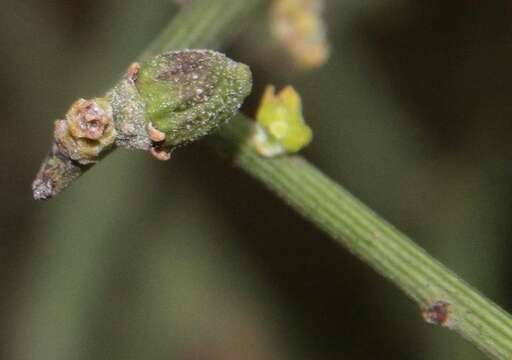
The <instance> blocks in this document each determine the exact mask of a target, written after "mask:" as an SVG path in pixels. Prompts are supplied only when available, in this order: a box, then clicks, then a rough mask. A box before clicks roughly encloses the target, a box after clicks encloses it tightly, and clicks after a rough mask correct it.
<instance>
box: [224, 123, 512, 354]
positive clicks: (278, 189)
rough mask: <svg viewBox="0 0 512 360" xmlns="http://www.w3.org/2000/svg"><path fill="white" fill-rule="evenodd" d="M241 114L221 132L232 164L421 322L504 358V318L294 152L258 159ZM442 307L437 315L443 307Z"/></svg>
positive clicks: (508, 341) (507, 330) (509, 340)
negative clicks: (356, 261)
mask: <svg viewBox="0 0 512 360" xmlns="http://www.w3.org/2000/svg"><path fill="white" fill-rule="evenodd" d="M250 132H251V123H250V122H249V121H248V120H247V119H246V118H244V117H243V116H241V115H240V116H238V117H237V118H236V119H233V120H232V121H231V123H230V125H228V126H226V127H225V128H223V129H222V131H221V133H220V138H221V142H222V143H224V144H226V143H227V144H228V145H230V147H231V154H232V155H233V157H234V161H235V163H236V164H237V165H238V166H239V167H240V168H242V169H243V170H245V171H247V172H248V173H249V174H251V175H252V176H254V177H255V178H257V179H258V180H260V181H261V182H263V183H264V184H265V185H266V186H267V187H268V188H270V189H271V190H272V191H274V192H275V193H277V194H278V195H279V196H280V197H281V198H282V199H283V200H284V201H286V202H287V203H288V204H289V205H290V206H291V207H293V208H295V209H296V210H298V211H299V212H300V213H302V215H303V216H304V217H305V218H307V219H308V220H310V221H312V222H313V223H314V224H315V225H317V226H318V227H319V228H320V229H322V230H324V231H325V232H327V233H328V234H329V235H331V236H332V237H333V238H334V239H335V240H336V241H337V242H338V243H340V244H341V245H343V246H344V247H346V248H347V249H348V250H349V251H351V252H352V253H353V254H355V255H356V256H358V257H359V258H361V259H362V260H363V261H364V262H366V263H367V264H368V265H370V266H371V267H373V268H374V269H375V270H376V271H377V272H379V273H380V274H382V275H383V276H384V277H386V278H387V279H389V280H390V281H392V282H393V283H395V284H396V285H397V286H398V287H400V288H401V289H402V290H403V291H404V292H405V293H406V294H407V295H408V296H409V297H410V298H412V299H413V300H414V301H416V302H417V303H418V305H419V307H420V308H421V310H422V311H423V315H424V317H425V319H426V320H427V321H429V322H433V323H436V324H438V325H442V326H445V327H447V328H450V329H452V330H454V331H456V332H458V333H459V334H461V335H462V336H463V337H465V338H466V339H468V340H469V341H471V342H472V343H474V344H475V345H476V346H478V347H479V348H480V349H481V350H482V351H484V352H486V353H487V354H489V355H492V356H494V357H497V358H502V359H510V357H511V356H512V318H511V317H510V315H509V314H507V313H506V312H505V311H504V310H502V309H501V308H500V307H498V306H497V305H495V304H494V303H492V302H491V301H490V300H488V299H486V298H485V297H483V296H482V295H480V294H479V293H478V292H477V291H476V290H475V289H473V288H471V287H470V286H469V285H467V284H466V283H465V282H464V281H463V280H461V279H460V278H458V277H457V276H456V275H455V274H454V273H453V272H452V271H450V270H449V269H447V268H446V267H445V266H443V265H442V264H440V263H439V262H438V261H436V260H435V259H433V258H432V257H431V256H429V255H428V254H427V253H426V252H425V251H424V250H423V249H422V248H420V247H419V246H417V245H416V244H414V242H412V241H411V240H410V239H409V238H408V237H407V236H405V235H404V234H402V233H401V232H400V231H398V230H397V229H395V228H394V227H393V226H392V225H390V224H389V223H387V222H386V221H385V220H383V219H382V218H380V217H379V216H378V215H377V214H375V213H374V212H373V211H372V210H371V209H369V208H368V207H366V206H365V205H364V204H362V203H361V202H360V201H358V200H357V199H356V198H354V197H353V196H352V195H351V194H350V193H349V192H348V191H347V190H345V189H343V188H342V187H341V186H340V185H338V184H337V183H335V182H334V181H332V180H331V179H329V178H328V177H327V176H325V175H324V174H323V173H322V172H320V171H319V170H318V169H316V168H315V167H314V166H313V165H311V164H309V163H308V162H307V161H306V160H305V159H303V158H301V157H300V156H287V157H277V158H272V159H268V158H263V157H261V156H259V155H258V154H257V153H256V151H255V150H254V149H253V147H252V145H249V144H248V143H247V138H248V136H249V134H250ZM445 310H446V311H447V313H446V314H445V313H444V311H445Z"/></svg>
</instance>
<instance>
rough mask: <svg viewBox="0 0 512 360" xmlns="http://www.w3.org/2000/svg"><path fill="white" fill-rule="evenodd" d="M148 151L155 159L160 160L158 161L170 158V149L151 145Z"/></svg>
mask: <svg viewBox="0 0 512 360" xmlns="http://www.w3.org/2000/svg"><path fill="white" fill-rule="evenodd" d="M149 152H150V153H151V155H153V156H154V157H155V158H156V159H157V160H160V161H167V160H169V159H170V158H171V150H169V149H165V148H160V147H155V146H153V147H152V148H151V149H149Z"/></svg>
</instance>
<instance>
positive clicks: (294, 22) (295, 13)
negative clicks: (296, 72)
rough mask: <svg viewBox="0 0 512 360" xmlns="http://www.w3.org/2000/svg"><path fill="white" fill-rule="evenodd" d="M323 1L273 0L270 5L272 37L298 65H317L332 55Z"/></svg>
mask: <svg viewBox="0 0 512 360" xmlns="http://www.w3.org/2000/svg"><path fill="white" fill-rule="evenodd" d="M323 5H324V1H323V0H273V2H272V6H271V8H270V19H271V30H272V34H273V36H274V37H275V38H276V39H277V40H278V41H279V43H280V44H282V45H283V46H284V47H285V48H286V49H287V50H288V52H289V53H290V54H291V55H292V57H293V59H294V60H295V61H296V62H297V64H298V65H299V66H302V67H305V68H314V67H319V66H321V65H323V64H324V63H325V62H326V61H327V59H328V58H329V43H328V40H327V36H326V25H325V22H324V20H323V18H322V10H323Z"/></svg>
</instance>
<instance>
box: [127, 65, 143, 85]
mask: <svg viewBox="0 0 512 360" xmlns="http://www.w3.org/2000/svg"><path fill="white" fill-rule="evenodd" d="M139 71H140V64H139V63H133V64H131V65H130V66H129V67H128V71H127V74H128V78H129V79H130V80H131V81H133V82H135V81H137V78H138V77H139Z"/></svg>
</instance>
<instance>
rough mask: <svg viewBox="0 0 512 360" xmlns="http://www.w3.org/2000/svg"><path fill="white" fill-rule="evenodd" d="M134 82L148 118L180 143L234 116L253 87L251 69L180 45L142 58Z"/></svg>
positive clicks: (168, 138)
mask: <svg viewBox="0 0 512 360" xmlns="http://www.w3.org/2000/svg"><path fill="white" fill-rule="evenodd" d="M136 86H137V89H138V90H139V93H140V95H141V97H142V99H143V101H144V103H145V106H146V120H147V121H151V122H152V124H153V126H155V128H157V129H158V130H160V131H162V132H164V133H165V134H166V139H165V143H164V144H165V145H167V146H177V145H181V144H184V143H187V142H190V141H193V140H196V139H198V138H199V137H201V136H204V135H206V134H208V133H210V132H211V131H212V130H214V129H216V128H217V127H219V126H220V125H221V124H223V123H224V122H225V121H226V120H227V119H229V118H230V117H232V116H233V115H234V114H235V113H236V111H237V110H238V108H239V107H240V105H241V104H242V102H243V100H244V99H245V97H246V96H247V95H248V94H249V93H250V91H251V72H250V70H249V67H248V66H247V65H244V64H240V63H237V62H234V61H232V60H230V59H228V58H227V57H226V56H224V55H222V54H220V53H217V52H214V51H208V50H189V51H176V52H170V53H167V54H163V55H159V56H156V57H154V58H153V59H151V60H149V61H147V62H144V63H142V64H141V66H140V71H139V74H138V78H137V81H136Z"/></svg>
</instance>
